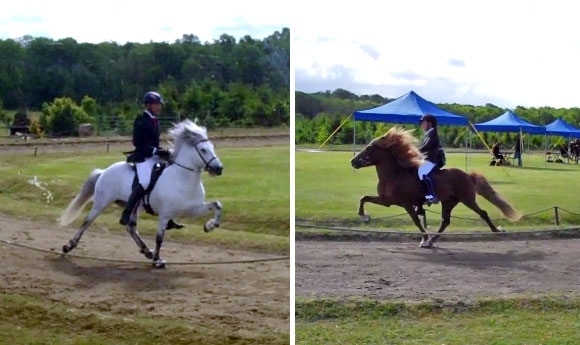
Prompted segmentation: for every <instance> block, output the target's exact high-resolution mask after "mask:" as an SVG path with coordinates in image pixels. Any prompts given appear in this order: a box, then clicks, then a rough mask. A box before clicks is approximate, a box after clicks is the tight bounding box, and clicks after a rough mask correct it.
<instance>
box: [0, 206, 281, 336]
mask: <svg viewBox="0 0 580 345" xmlns="http://www.w3.org/2000/svg"><path fill="white" fill-rule="evenodd" d="M75 231H76V230H75V229H73V228H60V227H57V226H54V225H48V224H38V223H36V222H29V221H23V220H17V219H12V218H10V217H7V216H5V215H0V234H1V239H3V240H10V241H14V242H16V243H21V244H26V245H28V246H34V247H39V248H43V249H49V250H50V249H52V250H54V251H55V252H58V253H60V250H61V248H62V245H63V244H65V243H66V242H67V241H68V240H69V238H71V237H72V236H73V235H74V233H75ZM216 231H219V229H218V230H216ZM146 242H147V243H148V245H149V247H152V246H153V245H154V240H153V239H152V238H146ZM0 247H1V248H2V250H1V254H0V291H3V292H10V293H25V294H32V295H34V296H39V297H42V298H46V299H48V300H51V301H59V302H64V303H65V304H67V305H69V306H71V307H73V308H79V309H81V308H82V309H86V310H94V311H98V312H102V313H104V314H116V315H123V316H126V317H134V316H138V315H141V316H169V317H178V318H181V319H184V320H187V321H189V322H190V323H191V324H198V325H205V326H209V327H212V328H214V327H216V326H217V325H218V324H221V325H223V326H222V327H224V329H227V330H228V331H233V332H241V333H242V334H243V333H245V332H259V333H272V332H286V333H287V332H288V331H289V323H290V319H289V312H290V291H289V286H290V280H289V279H290V278H289V272H290V267H289V260H283V261H273V262H263V263H251V264H232V265H213V266H210V265H204V266H188V265H174V266H171V262H184V261H232V260H247V259H260V258H267V257H269V256H268V255H266V254H257V253H251V252H244V251H239V250H235V249H224V248H221V247H213V246H204V245H193V244H180V243H176V242H168V241H166V242H165V243H164V247H163V248H162V257H163V258H164V259H165V260H167V261H168V263H169V265H168V267H167V268H166V269H165V270H160V269H153V268H152V267H151V266H150V264H147V263H145V264H126V263H109V262H103V261H98V260H88V259H79V258H66V257H62V256H60V255H54V254H50V253H42V252H37V251H33V250H28V249H25V248H19V247H14V246H11V245H8V244H4V243H1V244H0ZM73 254H81V255H87V256H96V257H103V258H114V259H122V260H137V261H143V262H146V259H145V258H144V257H143V256H142V255H141V254H139V253H138V250H137V246H136V244H135V243H134V242H133V240H132V239H131V238H130V237H129V235H125V236H123V235H119V234H108V233H105V232H103V231H102V230H99V229H96V228H95V229H90V230H89V231H88V232H87V233H86V234H85V236H84V237H83V238H82V240H81V242H80V244H79V247H77V248H76V249H75V250H74V252H73ZM272 257H273V256H272Z"/></svg>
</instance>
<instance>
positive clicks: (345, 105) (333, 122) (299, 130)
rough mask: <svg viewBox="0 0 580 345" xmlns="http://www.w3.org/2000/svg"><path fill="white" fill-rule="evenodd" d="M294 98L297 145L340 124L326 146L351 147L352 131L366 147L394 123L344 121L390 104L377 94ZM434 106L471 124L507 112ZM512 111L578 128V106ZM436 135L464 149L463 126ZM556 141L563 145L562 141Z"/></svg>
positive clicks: (340, 92)
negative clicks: (558, 121)
mask: <svg viewBox="0 0 580 345" xmlns="http://www.w3.org/2000/svg"><path fill="white" fill-rule="evenodd" d="M295 99H296V121H295V124H296V130H295V142H296V144H322V143H323V142H324V141H325V140H327V139H328V138H329V136H330V135H331V134H332V133H333V132H334V131H335V130H336V129H337V128H339V127H340V126H341V124H342V123H343V122H344V124H343V125H342V127H340V129H339V130H338V131H337V132H336V133H335V134H334V135H333V136H332V138H330V140H328V142H327V144H331V145H341V144H352V143H353V141H354V132H355V130H356V142H357V144H366V143H368V142H369V141H371V140H372V139H373V138H376V137H377V136H380V135H383V134H384V133H385V132H386V131H387V130H388V129H389V128H390V127H391V126H393V124H385V123H377V122H363V121H357V122H356V129H355V128H354V121H352V118H351V119H349V120H348V121H346V122H345V120H346V119H347V118H348V117H349V116H350V115H351V114H352V113H353V112H354V111H356V110H363V109H369V108H374V107H377V106H379V105H382V104H386V103H388V102H390V101H393V100H394V98H385V97H382V96H380V95H377V94H375V95H361V96H358V95H356V94H354V93H352V92H350V91H348V90H344V89H336V90H334V91H329V90H328V91H325V92H316V93H304V92H300V91H296V93H295ZM436 105H437V106H438V107H440V108H441V109H443V110H446V111H449V112H451V113H454V114H457V115H461V116H465V117H466V118H468V119H469V121H471V123H473V124H476V123H481V122H485V121H489V120H491V119H493V118H495V117H497V116H499V115H501V114H503V113H504V112H505V111H506V110H508V109H506V108H501V107H499V106H497V105H494V104H491V103H488V104H485V105H483V106H474V105H466V104H457V103H452V104H436ZM511 110H512V111H514V112H515V113H516V114H517V115H518V116H520V117H521V118H523V119H525V120H526V121H528V122H531V123H533V124H535V125H539V126H545V125H547V124H549V123H550V122H552V121H554V120H556V119H558V118H562V119H563V120H564V121H566V122H568V123H569V124H571V125H572V126H575V127H576V128H578V127H580V108H577V107H574V108H569V109H567V108H553V107H539V108H535V107H531V108H526V107H522V106H517V107H516V108H514V109H511ZM403 127H406V128H418V126H416V125H404V126H403ZM417 133H419V132H417ZM479 134H480V135H481V136H482V137H483V139H484V141H485V142H486V143H488V144H489V143H492V142H493V141H499V142H500V143H502V146H504V147H505V146H514V145H515V142H516V140H517V133H492V132H481V133H479ZM439 135H440V137H441V139H442V141H443V142H444V144H445V146H447V147H463V146H464V145H465V137H466V130H465V128H464V127H457V126H441V127H440V128H439ZM530 138H531V140H530V141H529V144H530V147H532V148H542V147H543V145H544V138H543V136H537V135H535V136H531V137H530ZM556 140H557V141H560V142H563V140H564V139H562V138H560V139H556ZM472 144H473V147H474V148H485V146H484V144H483V143H482V142H481V141H480V140H479V139H477V138H475V139H473V140H472ZM526 145H527V143H526Z"/></svg>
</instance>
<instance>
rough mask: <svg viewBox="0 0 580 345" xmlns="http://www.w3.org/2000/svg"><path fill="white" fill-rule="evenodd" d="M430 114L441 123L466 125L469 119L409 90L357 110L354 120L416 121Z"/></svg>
mask: <svg viewBox="0 0 580 345" xmlns="http://www.w3.org/2000/svg"><path fill="white" fill-rule="evenodd" d="M425 114H432V115H434V116H435V117H436V118H437V122H438V123H439V124H441V125H451V126H467V124H468V123H469V120H468V119H467V118H465V117H463V116H459V115H455V114H452V113H450V112H447V111H445V110H443V109H440V108H438V107H437V106H436V105H435V104H433V103H431V102H429V101H427V100H426V99H424V98H423V97H421V96H419V95H418V94H416V93H415V92H414V91H410V92H408V93H406V94H405V95H403V96H401V97H399V98H397V99H395V100H393V101H391V102H389V103H387V104H384V105H381V106H378V107H376V108H372V109H367V110H357V111H355V112H354V120H355V121H357V120H358V121H373V122H386V123H418V122H419V119H420V118H421V116H423V115H425Z"/></svg>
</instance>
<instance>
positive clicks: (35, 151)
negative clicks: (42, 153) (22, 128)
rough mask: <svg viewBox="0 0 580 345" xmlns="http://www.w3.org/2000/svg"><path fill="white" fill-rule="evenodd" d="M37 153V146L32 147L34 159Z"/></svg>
mask: <svg viewBox="0 0 580 345" xmlns="http://www.w3.org/2000/svg"><path fill="white" fill-rule="evenodd" d="M37 152H38V146H34V157H36V153H37Z"/></svg>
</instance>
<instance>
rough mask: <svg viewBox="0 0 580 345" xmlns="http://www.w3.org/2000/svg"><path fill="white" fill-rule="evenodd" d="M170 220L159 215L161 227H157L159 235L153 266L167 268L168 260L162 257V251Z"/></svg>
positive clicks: (156, 238) (156, 237) (156, 241)
mask: <svg viewBox="0 0 580 345" xmlns="http://www.w3.org/2000/svg"><path fill="white" fill-rule="evenodd" d="M168 222H169V219H165V218H163V217H159V227H158V228H157V235H156V236H155V251H154V252H153V267H155V268H165V264H166V261H165V260H163V259H161V256H160V253H161V246H162V245H163V238H164V237H165V229H166V228H167V223H168Z"/></svg>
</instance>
